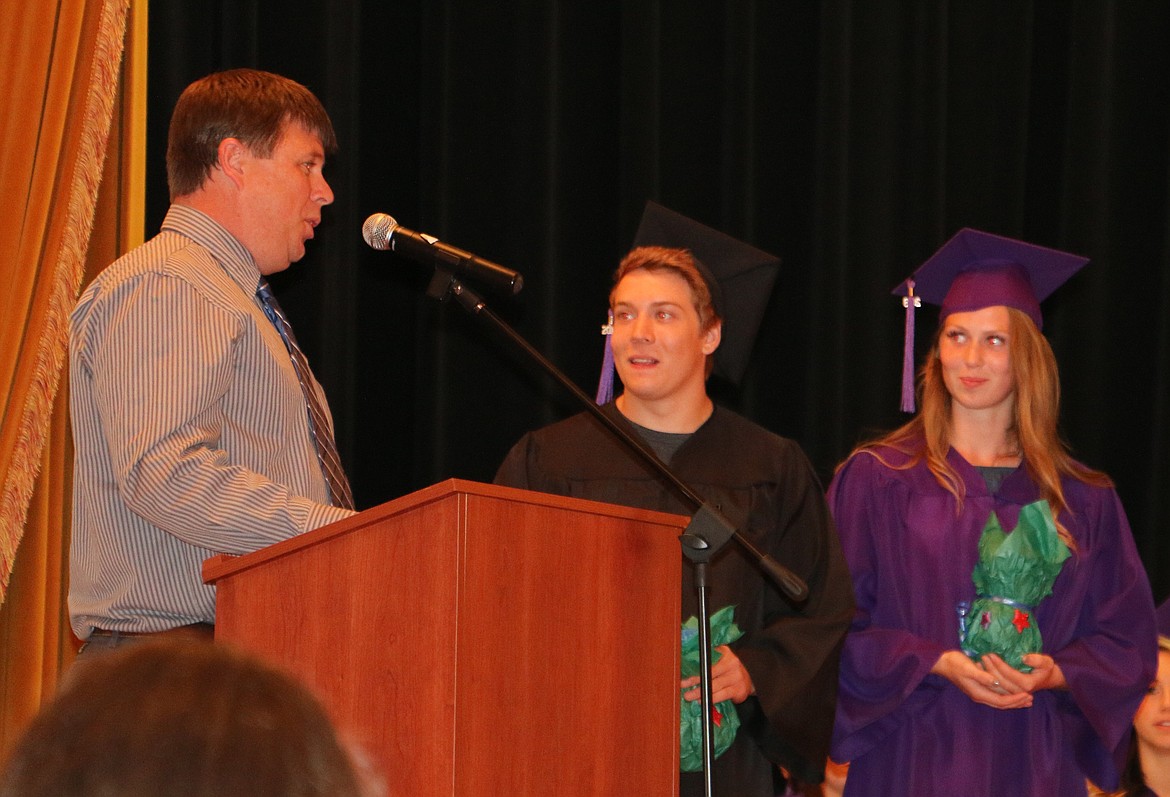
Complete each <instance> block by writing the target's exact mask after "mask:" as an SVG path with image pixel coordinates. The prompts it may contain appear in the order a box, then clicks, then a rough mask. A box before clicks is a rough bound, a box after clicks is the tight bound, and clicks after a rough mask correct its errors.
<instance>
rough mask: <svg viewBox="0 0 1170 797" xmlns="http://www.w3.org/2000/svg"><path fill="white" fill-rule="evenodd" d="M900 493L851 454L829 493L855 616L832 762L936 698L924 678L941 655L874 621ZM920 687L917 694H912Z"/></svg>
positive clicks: (930, 644)
mask: <svg viewBox="0 0 1170 797" xmlns="http://www.w3.org/2000/svg"><path fill="white" fill-rule="evenodd" d="M906 500H907V498H906V488H905V486H904V485H903V484H902V482H901V481H900V480H898V479H895V478H892V472H891V469H890V468H888V467H887V466H886V465H884V464H882V463H881V462H880V461H879V460H878V459H877V458H876V456H874V455H873V454H870V453H868V452H861V453H858V454H855V455H854V456H853V457H852V458H851V459H850V460H849V461H847V462H846V464H845V465H844V466H843V467H842V469H841V470H840V471H839V472H838V473H837V476H836V477H835V478H834V479H833V481H832V483H831V484H830V485H829V506H830V509H831V510H832V512H833V517H834V519H835V520H836V522H837V528H838V533H839V534H840V537H841V545H842V548H843V550H844V553H845V560H846V561H847V562H848V564H849V571H850V574H851V575H852V577H853V591H854V600H855V602H856V611H855V613H854V616H853V623H852V625H851V627H850V632H849V634H848V636H847V637H846V640H845V647H844V651H843V653H842V656H841V678H840V691H839V693H838V696H837V714H836V722H835V725H834V729H833V743H832V751H831V752H832V757H833V758H834V760H837V761H850V760H852V759H853V758H856V757H857V756H859V755H861V754H863V753H865V752H866V751H867V750H869V749H870V748H871V747H873V746H874V745H875V744H876V743H877V742H878V741H879V740H881V739H882V738H883V737H884V736H886V735H887V734H888V733H890V732H891V731H892V730H893V729H894V728H895V727H897V726H898V724H899V723H900V722H901V721H902V718H903V716H905V714H904V712H913V711H916V710H920V709H922V708H924V707H925V704H927V703H929V702H930V701H932V700H934V699H935V698H937V696H938V694H940V692H941V690H942V688H943V686H944V683H945V682H944V679H942V678H941V677H940V676H937V675H931V674H930V670H931V668H932V667H933V666H934V664H935V662H937V661H938V659H939V657H940V656H941V655H942V654H943V653H944V652H946V650H947V648H946V647H944V646H943V645H940V644H938V643H937V642H935V641H933V640H931V639H929V638H926V637H924V636H920V635H918V634H915V633H914V632H913V631H911V630H908V629H906V628H904V627H900V626H899V625H897V624H894V623H883V621H882V619H881V618H880V616H877V612H878V607H879V604H880V603H881V598H882V597H883V596H882V594H881V592H882V578H883V575H884V572H883V571H885V570H886V569H887V567H886V564H887V561H888V559H889V557H892V556H893V557H898V558H900V559H902V558H904V557H905V556H906V554H905V553H904V552H900V551H899V550H898V537H899V535H898V530H897V528H896V518H898V517H900V516H901V515H902V509H901V507H902V506H904V504H905V502H906ZM919 687H925V688H919Z"/></svg>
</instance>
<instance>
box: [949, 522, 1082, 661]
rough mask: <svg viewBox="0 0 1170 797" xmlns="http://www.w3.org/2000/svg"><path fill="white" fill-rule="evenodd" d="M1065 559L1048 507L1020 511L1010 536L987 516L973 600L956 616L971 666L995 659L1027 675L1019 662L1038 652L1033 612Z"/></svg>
mask: <svg viewBox="0 0 1170 797" xmlns="http://www.w3.org/2000/svg"><path fill="white" fill-rule="evenodd" d="M1069 556H1070V553H1069V550H1068V546H1067V545H1065V544H1064V542H1063V541H1062V540H1061V539H1060V536H1059V535H1058V534H1057V531H1056V522H1055V521H1054V520H1053V518H1052V509H1051V508H1050V507H1049V506H1048V502H1047V501H1036V502H1035V503H1032V504H1028V505H1027V506H1025V507H1023V508H1022V509H1021V510H1020V519H1019V522H1018V523H1017V524H1016V528H1015V530H1014V531H1013V532H1012V533H1011V534H1005V533H1004V530H1003V528H1002V527H1001V526H1000V525H999V518H997V517H996V515H995V513H994V512H992V513H991V517H989V518H988V519H987V525H985V526H984V527H983V534H982V536H981V537H980V538H979V564H977V565H975V570H974V571H973V572H972V573H971V580H972V581H973V582H974V583H975V594H976V595H977V596H978V597H977V598H976V599H975V600H974V601H972V603H971V605H970V607H964V609H963V610H961V611H960V616H961V620H960V634H959V635H960V641H961V646H962V649H963V652H964V653H966V654H967V655H968V656H970V657H971V658H972V659H975V660H976V661H978V659H979V657H980V656H982V655H984V654H986V653H996V654H998V655H999V656H1000V657H1001V658H1002V659H1003V660H1004V661H1006V662H1007V663H1008V664H1009V665H1010V666H1012V667H1015V668H1016V669H1017V670H1020V671H1021V672H1031V671H1032V668H1031V667H1029V666H1027V665H1026V664H1024V662H1023V658H1024V656H1025V655H1027V654H1028V653H1039V652H1040V651H1041V650H1042V649H1043V640H1042V639H1041V636H1040V629H1039V628H1038V627H1037V625H1036V618H1035V615H1034V614H1033V611H1034V609H1035V607H1036V606H1037V605H1038V604H1039V603H1040V601H1042V600H1043V599H1044V598H1046V597H1047V596H1049V595H1051V594H1052V583H1053V582H1054V581H1055V580H1056V577H1057V575H1059V574H1060V568H1061V566H1062V565H1063V564H1064V560H1065V559H1067V558H1068V557H1069Z"/></svg>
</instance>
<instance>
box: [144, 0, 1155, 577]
mask: <svg viewBox="0 0 1170 797" xmlns="http://www.w3.org/2000/svg"><path fill="white" fill-rule="evenodd" d="M1167 41H1170V6H1167V5H1166V4H1165V3H1162V2H1126V3H1116V2H1104V1H1103V0H1101V1H1092V0H1072V2H1067V3H1048V2H1020V1H1019V0H1011V1H1010V2H992V3H988V2H983V1H982V0H979V1H978V2H976V1H975V0H969V1H968V2H947V1H946V0H897V1H891V2H882V3H874V2H866V1H865V0H857V1H856V2H844V0H787V1H785V2H775V1H774V0H728V1H727V2H721V3H710V2H704V3H700V2H695V1H694V0H672V1H671V2H662V1H661V0H623V2H621V3H598V2H557V1H556V0H517V2H511V3H490V4H489V3H481V2H478V0H442V1H435V2H425V1H423V2H420V1H419V0H413V1H412V2H389V1H388V0H369V1H367V2H361V0H333V1H332V2H329V3H321V2H306V1H305V0H281V2H272V1H271V0H238V1H233V0H168V1H167V2H165V3H153V4H152V5H151V8H150V75H149V81H150V84H149V85H150V111H149V124H150V143H149V146H150V154H149V163H150V169H151V171H150V172H149V177H148V180H149V186H148V208H149V211H148V221H147V232H148V234H153V232H154V231H155V230H157V227H158V223H159V221H160V220H161V218H162V215H163V213H164V211H165V208H166V201H167V200H166V187H165V170H164V167H163V164H164V153H165V131H166V124H167V119H168V117H169V113H170V109H171V107H172V106H173V104H174V101H175V99H176V97H177V96H178V92H179V91H180V90H181V88H182V87H183V86H184V85H185V84H186V83H188V82H189V81H190V80H192V79H194V78H196V77H199V76H201V75H203V74H205V73H207V72H211V71H214V70H217V69H222V68H228V67H235V66H252V67H259V68H263V69H269V70H272V71H276V72H280V73H283V74H286V75H289V76H290V77H293V78H295V79H297V80H300V81H301V82H303V83H305V84H306V85H308V86H309V87H311V88H312V89H313V90H314V91H315V92H316V93H317V94H318V95H319V96H320V97H321V98H322V100H323V101H324V103H325V105H326V107H327V108H329V110H330V112H331V114H332V116H333V119H334V121H335V124H336V127H337V131H338V135H339V138H340V141H341V151H340V153H338V154H337V155H336V156H335V157H334V158H332V159H331V161H330V163H329V165H328V167H327V172H326V174H327V176H328V177H329V178H330V180H331V182H332V185H333V187H334V190H335V192H336V195H337V201H336V203H335V204H334V205H333V206H332V207H330V208H329V209H327V211H326V221H325V223H324V224H323V225H322V227H321V228H320V229H319V230H318V236H317V240H316V241H314V242H312V243H311V244H310V245H309V255H308V256H307V257H306V258H305V259H304V260H303V261H302V262H301V263H299V264H297V265H295V266H294V267H293V268H292V269H290V271H289V272H287V273H286V274H285V275H282V276H281V277H280V278H278V279H277V280H274V287H275V289H276V291H277V292H278V294H279V296H280V299H281V301H282V302H283V303H284V305H285V307H286V308H287V309H288V310H289V313H290V315H291V317H292V319H293V321H294V323H295V324H296V327H297V332H298V335H299V336H300V338H301V340H302V342H303V343H304V346H305V348H306V350H307V351H308V353H309V356H310V358H311V360H312V361H313V363H314V366H315V369H316V371H317V373H318V375H319V376H320V378H321V379H322V381H323V382H324V383H325V385H326V388H327V389H328V391H329V396H330V399H331V403H332V407H333V412H334V416H335V418H336V422H337V426H338V432H339V434H338V438H339V440H338V441H339V445H340V447H341V451H342V455H343V459H344V460H345V462H346V465H347V467H348V469H349V471H350V473H351V474H352V477H353V481H354V485H355V491H356V494H357V497H358V502H359V505H361V506H371V505H374V504H376V503H380V502H382V501H385V500H388V499H391V498H394V497H397V496H399V495H403V494H405V493H408V492H410V491H412V490H415V489H417V488H420V487H423V486H425V485H428V484H431V483H433V482H435V481H438V480H441V479H445V478H448V477H452V476H456V477H461V478H468V479H475V480H482V481H488V480H490V479H491V477H492V474H493V473H494V471H495V468H496V465H497V464H498V463H499V461H500V460H501V458H502V457H503V456H504V454H505V452H506V451H507V449H508V447H509V446H510V445H511V444H512V443H513V442H514V441H515V440H516V438H517V437H519V436H520V434H521V433H523V432H524V431H526V430H528V429H532V428H535V427H537V426H540V425H543V424H545V423H547V422H550V421H552V420H555V419H557V418H560V417H563V416H564V415H565V414H567V413H570V412H572V411H574V406H573V404H572V402H571V401H569V400H568V399H567V397H566V396H565V395H563V393H562V391H561V390H560V389H559V388H558V387H557V386H556V385H555V384H553V383H552V382H551V381H550V380H548V379H546V378H543V377H541V376H540V375H539V374H537V373H536V372H535V371H534V369H532V368H531V367H530V366H529V365H528V364H526V363H525V362H524V360H523V359H522V358H520V357H518V356H516V355H515V354H513V353H512V352H511V350H510V349H509V348H508V347H507V346H506V345H504V344H503V343H502V342H501V341H500V340H499V339H498V338H496V337H495V336H493V335H492V334H490V333H489V332H488V331H486V330H485V329H484V328H482V326H481V325H480V324H479V323H478V322H477V321H475V320H473V319H472V318H471V317H470V316H468V315H467V314H465V313H463V312H462V311H461V310H460V309H459V308H458V307H456V306H454V305H451V304H440V303H438V302H435V301H432V300H430V299H427V298H426V297H425V295H424V289H425V286H426V284H427V281H428V279H429V276H430V275H429V273H427V271H426V269H424V268H422V267H419V266H414V265H411V264H409V263H406V262H402V261H399V260H398V259H397V258H396V257H395V256H392V255H389V254H386V253H379V252H374V251H372V250H370V249H368V248H367V247H366V246H365V244H364V243H363V242H362V239H361V235H360V229H361V224H362V221H363V220H364V219H365V218H366V216H367V215H369V214H370V213H373V212H376V211H382V212H387V213H390V214H392V215H394V216H395V217H396V218H398V220H399V221H400V222H402V223H403V224H404V225H405V226H407V227H411V228H413V229H417V230H422V231H426V232H430V233H433V234H435V235H438V236H440V237H441V238H443V239H444V240H446V241H448V242H450V243H452V244H455V245H457V246H460V247H462V248H465V249H468V250H471V251H473V252H476V253H478V254H481V255H483V256H484V257H488V258H491V259H493V260H496V261H497V262H500V263H504V264H506V265H508V266H510V267H512V268H515V269H517V270H519V271H521V272H522V273H523V274H524V277H525V280H526V287H525V289H524V291H523V292H522V293H521V294H520V296H518V297H516V298H514V299H512V298H504V297H493V296H489V295H486V294H485V298H487V299H488V302H489V305H490V306H491V307H492V308H493V309H494V311H495V312H496V313H498V314H499V315H501V316H502V317H503V318H505V319H506V320H507V321H509V322H510V323H511V324H513V325H514V326H515V327H516V328H517V329H518V330H519V331H520V332H521V333H522V334H524V335H525V336H526V337H527V338H528V339H529V340H530V341H532V343H533V344H534V345H535V346H536V347H537V348H539V349H540V350H542V351H543V352H545V353H546V355H547V356H548V357H549V358H550V359H551V360H552V361H554V362H555V363H557V364H558V365H559V366H560V367H561V368H562V369H563V370H564V371H565V372H566V373H568V374H569V376H570V377H571V378H572V379H573V380H574V381H576V382H577V383H578V384H580V385H581V386H582V387H583V388H584V389H585V390H586V392H590V393H592V390H593V387H594V385H595V384H596V379H597V371H598V366H599V363H600V357H601V351H602V342H601V338H600V337H599V335H598V325H599V324H600V323H601V322H602V320H603V317H604V311H605V305H606V295H607V291H608V280H609V275H610V273H611V272H612V269H613V268H614V266H615V265H616V263H617V260H618V259H619V257H620V256H621V254H623V253H624V251H625V250H626V249H627V248H628V247H629V244H630V241H631V239H632V236H633V231H634V229H635V227H636V224H637V221H638V217H639V214H640V212H641V208H642V206H643V203H644V202H645V201H646V200H647V199H655V200H657V201H659V202H661V203H663V204H665V205H667V206H669V207H672V208H674V209H676V210H679V211H680V212H683V213H686V214H688V215H691V216H693V217H695V218H697V219H699V220H701V221H704V222H706V223H708V224H711V225H712V226H715V227H719V228H721V229H723V230H725V231H726V232H728V233H730V234H732V235H736V236H739V237H742V238H744V239H746V240H748V241H750V242H752V243H754V244H755V245H757V246H759V247H761V248H764V249H767V250H770V251H773V252H775V253H777V254H779V255H781V256H782V257H783V260H784V266H783V270H782V273H781V276H780V279H779V283H778V285H777V287H776V290H775V292H774V295H773V296H772V297H771V304H770V306H769V311H768V315H767V316H766V319H765V322H764V327H763V330H762V332H761V334H760V337H759V340H758V345H757V348H756V350H755V356H754V359H753V362H752V365H751V368H750V370H749V373H748V375H747V378H746V379H745V380H744V383H743V384H742V385H741V386H740V387H739V388H732V387H730V386H726V385H718V386H715V388H714V390H715V392H716V394H717V395H718V397H719V398H720V400H721V401H723V402H724V403H726V404H728V405H730V406H731V407H732V408H735V409H738V410H740V411H741V412H744V413H745V414H747V415H748V416H750V417H751V418H753V419H755V420H757V421H758V422H760V423H762V424H763V425H764V426H766V427H768V428H770V429H772V430H774V431H776V432H778V433H780V434H783V435H786V436H789V437H793V438H795V439H797V440H798V441H800V443H802V444H803V446H804V447H805V449H806V451H807V452H808V454H809V456H810V458H811V459H812V460H813V462H814V464H815V465H816V466H817V468H818V469H819V471H820V472H821V473H822V475H823V476H824V477H825V478H826V479H827V478H828V477H829V476H830V475H831V473H832V470H833V468H834V467H835V465H836V464H837V463H838V462H839V461H840V460H841V459H842V458H843V457H844V456H845V455H846V454H847V453H848V451H849V450H850V448H851V447H852V446H853V445H854V444H856V443H857V442H858V441H859V440H861V439H863V438H866V437H868V436H871V435H873V434H874V433H876V432H878V431H882V430H885V429H889V428H892V427H893V426H894V425H897V424H898V423H900V422H901V421H902V416H901V415H900V414H899V413H898V411H897V405H898V389H899V372H900V362H901V335H902V324H903V313H902V310H901V306H900V303H899V302H898V300H897V299H896V298H894V297H892V296H891V295H890V290H891V289H892V288H893V286H894V285H895V284H897V283H898V282H899V281H901V279H902V278H903V277H905V276H906V275H908V274H909V272H910V271H911V270H912V269H913V268H914V267H915V266H916V265H917V264H918V263H920V262H921V261H922V260H923V259H924V258H925V257H927V256H928V255H929V254H930V253H931V252H933V251H934V249H935V248H937V247H938V246H939V245H940V244H941V243H942V242H943V241H945V240H946V239H947V238H949V237H950V235H952V234H953V233H954V232H955V231H956V230H957V229H959V228H960V227H964V226H972V227H977V228H981V229H984V230H988V231H992V232H997V233H1001V234H1004V235H1009V236H1013V237H1019V238H1024V239H1026V240H1029V241H1033V242H1036V243H1040V244H1044V245H1049V246H1054V247H1058V248H1063V249H1067V250H1069V251H1073V252H1077V253H1082V254H1085V255H1088V256H1090V257H1092V259H1093V262H1092V264H1091V265H1090V266H1089V267H1088V268H1087V269H1085V270H1084V271H1082V272H1081V273H1080V274H1079V275H1078V276H1076V277H1074V278H1073V280H1072V281H1071V282H1070V283H1069V284H1068V285H1067V286H1066V287H1065V288H1064V289H1063V290H1062V291H1060V292H1059V293H1058V294H1057V295H1056V296H1054V297H1053V298H1052V299H1050V300H1049V301H1048V302H1047V303H1046V304H1045V308H1044V310H1045V316H1046V324H1045V329H1046V332H1047V334H1048V336H1049V339H1050V340H1051V341H1052V343H1053V346H1054V348H1055V349H1056V353H1057V357H1058V359H1059V361H1060V363H1061V364H1062V382H1063V389H1064V397H1065V401H1064V408H1063V417H1062V430H1063V432H1064V435H1065V437H1066V439H1067V440H1068V441H1069V443H1070V445H1071V446H1072V449H1073V451H1074V453H1075V454H1076V455H1077V456H1078V457H1079V458H1081V459H1082V460H1084V461H1085V462H1087V463H1089V464H1090V465H1092V466H1094V467H1097V468H1100V469H1103V470H1105V471H1106V472H1108V473H1109V474H1111V475H1112V476H1113V478H1114V479H1115V480H1116V482H1117V486H1118V489H1119V491H1120V493H1121V496H1122V498H1123V500H1124V502H1125V505H1126V508H1127V510H1128V512H1129V516H1130V520H1131V522H1132V524H1133V527H1134V533H1135V535H1136V538H1137V540H1138V544H1139V546H1140V548H1141V551H1142V555H1143V557H1144V560H1145V562H1146V565H1147V567H1148V568H1149V570H1150V575H1151V578H1152V581H1153V584H1154V592H1155V597H1156V598H1159V599H1160V598H1161V597H1162V596H1164V595H1165V594H1166V593H1167V592H1170V535H1167V534H1166V533H1165V528H1166V526H1167V525H1168V524H1170V427H1168V408H1170V395H1168V394H1170V262H1168V260H1170V253H1168V251H1167V231H1168V229H1170V219H1168V206H1167V178H1168V169H1167V167H1168V158H1167V155H1168V153H1170V135H1168V133H1170V130H1168V119H1167V116H1168V110H1170V101H1168V98H1167V91H1168V89H1170V75H1168V63H1170V48H1167V46H1166V42H1167ZM934 323H935V314H934V313H933V312H932V311H931V312H927V313H924V314H923V317H922V318H921V319H920V321H919V324H920V329H924V330H925V331H926V332H929V331H931V330H932V328H933V326H934ZM926 337H927V335H926V334H920V336H919V346H918V352H919V356H920V357H921V355H922V354H923V353H924V352H925V340H924V339H925V338H926ZM582 456H588V452H582Z"/></svg>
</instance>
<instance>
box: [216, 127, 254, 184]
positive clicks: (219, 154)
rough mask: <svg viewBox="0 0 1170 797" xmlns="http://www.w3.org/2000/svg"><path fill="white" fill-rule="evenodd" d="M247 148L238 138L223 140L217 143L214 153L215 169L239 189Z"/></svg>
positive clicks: (242, 177)
mask: <svg viewBox="0 0 1170 797" xmlns="http://www.w3.org/2000/svg"><path fill="white" fill-rule="evenodd" d="M248 154H249V152H248V148H247V147H246V146H244V142H242V141H240V140H239V139H238V138H225V139H223V140H222V141H220V142H219V146H218V147H217V148H216V152H215V168H218V169H219V170H220V171H221V172H222V173H223V176H224V177H226V178H228V179H229V180H231V181H232V183H233V184H234V185H235V186H236V188H239V187H240V186H241V185H242V183H243V180H244V162H245V161H246V160H247V156H248Z"/></svg>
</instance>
